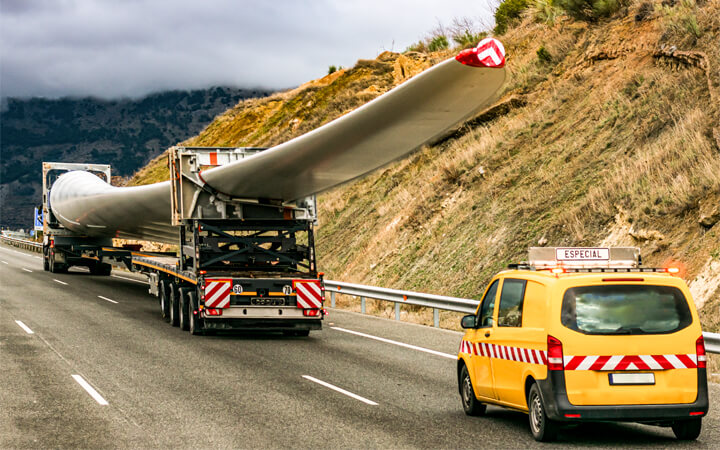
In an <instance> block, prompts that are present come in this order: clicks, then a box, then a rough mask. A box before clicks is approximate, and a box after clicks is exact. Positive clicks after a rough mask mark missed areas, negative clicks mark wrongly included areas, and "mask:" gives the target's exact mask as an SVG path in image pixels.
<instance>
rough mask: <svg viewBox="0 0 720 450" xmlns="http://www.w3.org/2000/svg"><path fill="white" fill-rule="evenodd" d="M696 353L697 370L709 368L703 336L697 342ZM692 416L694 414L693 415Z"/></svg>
mask: <svg viewBox="0 0 720 450" xmlns="http://www.w3.org/2000/svg"><path fill="white" fill-rule="evenodd" d="M695 353H696V354H697V368H698V369H705V368H707V355H706V354H705V339H703V337H702V335H701V336H700V337H699V338H697V341H695ZM691 415H692V413H691Z"/></svg>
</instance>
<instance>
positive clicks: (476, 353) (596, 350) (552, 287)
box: [457, 247, 708, 441]
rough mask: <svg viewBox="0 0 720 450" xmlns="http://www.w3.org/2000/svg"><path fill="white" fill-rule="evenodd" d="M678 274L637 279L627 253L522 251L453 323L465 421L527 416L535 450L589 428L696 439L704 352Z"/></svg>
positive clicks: (644, 274) (703, 398)
mask: <svg viewBox="0 0 720 450" xmlns="http://www.w3.org/2000/svg"><path fill="white" fill-rule="evenodd" d="M677 272H678V270H677V268H660V269H651V268H644V267H641V265H640V252H639V250H638V249H636V248H550V247H534V248H531V249H530V252H529V261H528V263H524V264H515V265H511V266H510V267H509V270H506V271H503V272H501V273H499V274H497V275H496V276H495V277H494V278H493V279H492V280H491V281H490V284H489V286H488V288H487V289H486V291H485V294H484V296H483V298H482V300H481V302H480V305H479V306H478V309H477V312H476V314H471V315H468V316H465V317H463V319H462V327H463V328H465V329H466V332H465V335H464V337H463V340H462V342H461V344H460V350H459V354H458V364H457V375H458V386H459V390H460V397H461V400H462V405H463V409H464V410H465V413H466V414H468V415H483V414H485V410H486V405H488V404H493V405H499V406H503V407H507V408H511V409H515V410H519V411H524V412H526V413H528V415H529V422H530V431H531V432H532V435H533V437H534V438H535V439H536V440H539V441H548V440H552V439H554V438H555V437H556V434H557V431H558V426H559V425H561V423H563V422H597V421H631V422H640V423H646V424H654V425H660V426H670V427H672V430H673V432H674V433H675V436H676V437H677V438H678V439H682V440H692V439H696V438H697V437H698V435H699V434H700V429H701V426H702V418H703V416H705V415H706V414H707V411H708V390H707V373H706V357H705V346H704V342H703V338H702V330H701V328H700V321H699V319H698V315H697V311H696V309H695V305H694V303H693V301H692V299H691V296H690V292H689V290H688V287H687V285H686V284H685V282H684V281H683V280H682V279H681V278H680V277H679V276H678V274H677Z"/></svg>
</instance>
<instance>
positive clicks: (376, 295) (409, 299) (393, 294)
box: [325, 280, 720, 354]
mask: <svg viewBox="0 0 720 450" xmlns="http://www.w3.org/2000/svg"><path fill="white" fill-rule="evenodd" d="M325 290H326V291H328V292H330V306H332V307H333V308H334V307H335V294H336V293H340V294H345V295H354V296H356V297H360V310H361V312H362V313H363V314H365V300H366V299H368V298H373V299H377V300H385V301H389V302H395V320H400V305H402V304H406V305H418V306H424V307H427V308H432V309H433V325H434V326H435V327H439V326H440V314H439V311H440V310H443V311H456V312H463V313H466V314H473V313H474V312H475V310H476V309H477V305H478V303H480V302H479V301H477V300H472V299H468V298H455V297H446V296H444V295H434V294H423V293H421V292H412V291H400V290H396V289H386V288H381V287H376V286H366V285H362V284H352V283H343V282H341V281H332V280H325ZM703 338H704V340H705V350H706V351H707V352H708V353H718V354H720V333H703Z"/></svg>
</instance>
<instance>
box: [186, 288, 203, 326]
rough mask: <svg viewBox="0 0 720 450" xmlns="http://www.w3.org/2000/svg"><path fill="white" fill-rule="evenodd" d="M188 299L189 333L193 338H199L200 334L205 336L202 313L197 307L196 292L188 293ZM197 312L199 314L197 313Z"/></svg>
mask: <svg viewBox="0 0 720 450" xmlns="http://www.w3.org/2000/svg"><path fill="white" fill-rule="evenodd" d="M187 299H188V331H189V332H190V334H192V335H193V336H197V335H199V334H203V330H202V328H203V322H202V319H201V318H200V311H198V307H197V294H196V293H195V291H190V292H188V293H187ZM196 311H197V314H195V312H196Z"/></svg>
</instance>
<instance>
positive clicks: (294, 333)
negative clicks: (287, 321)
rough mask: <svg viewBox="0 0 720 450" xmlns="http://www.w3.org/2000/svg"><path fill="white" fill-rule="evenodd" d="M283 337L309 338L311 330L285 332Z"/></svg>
mask: <svg viewBox="0 0 720 450" xmlns="http://www.w3.org/2000/svg"><path fill="white" fill-rule="evenodd" d="M283 336H301V337H307V336H310V330H285V331H283Z"/></svg>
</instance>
